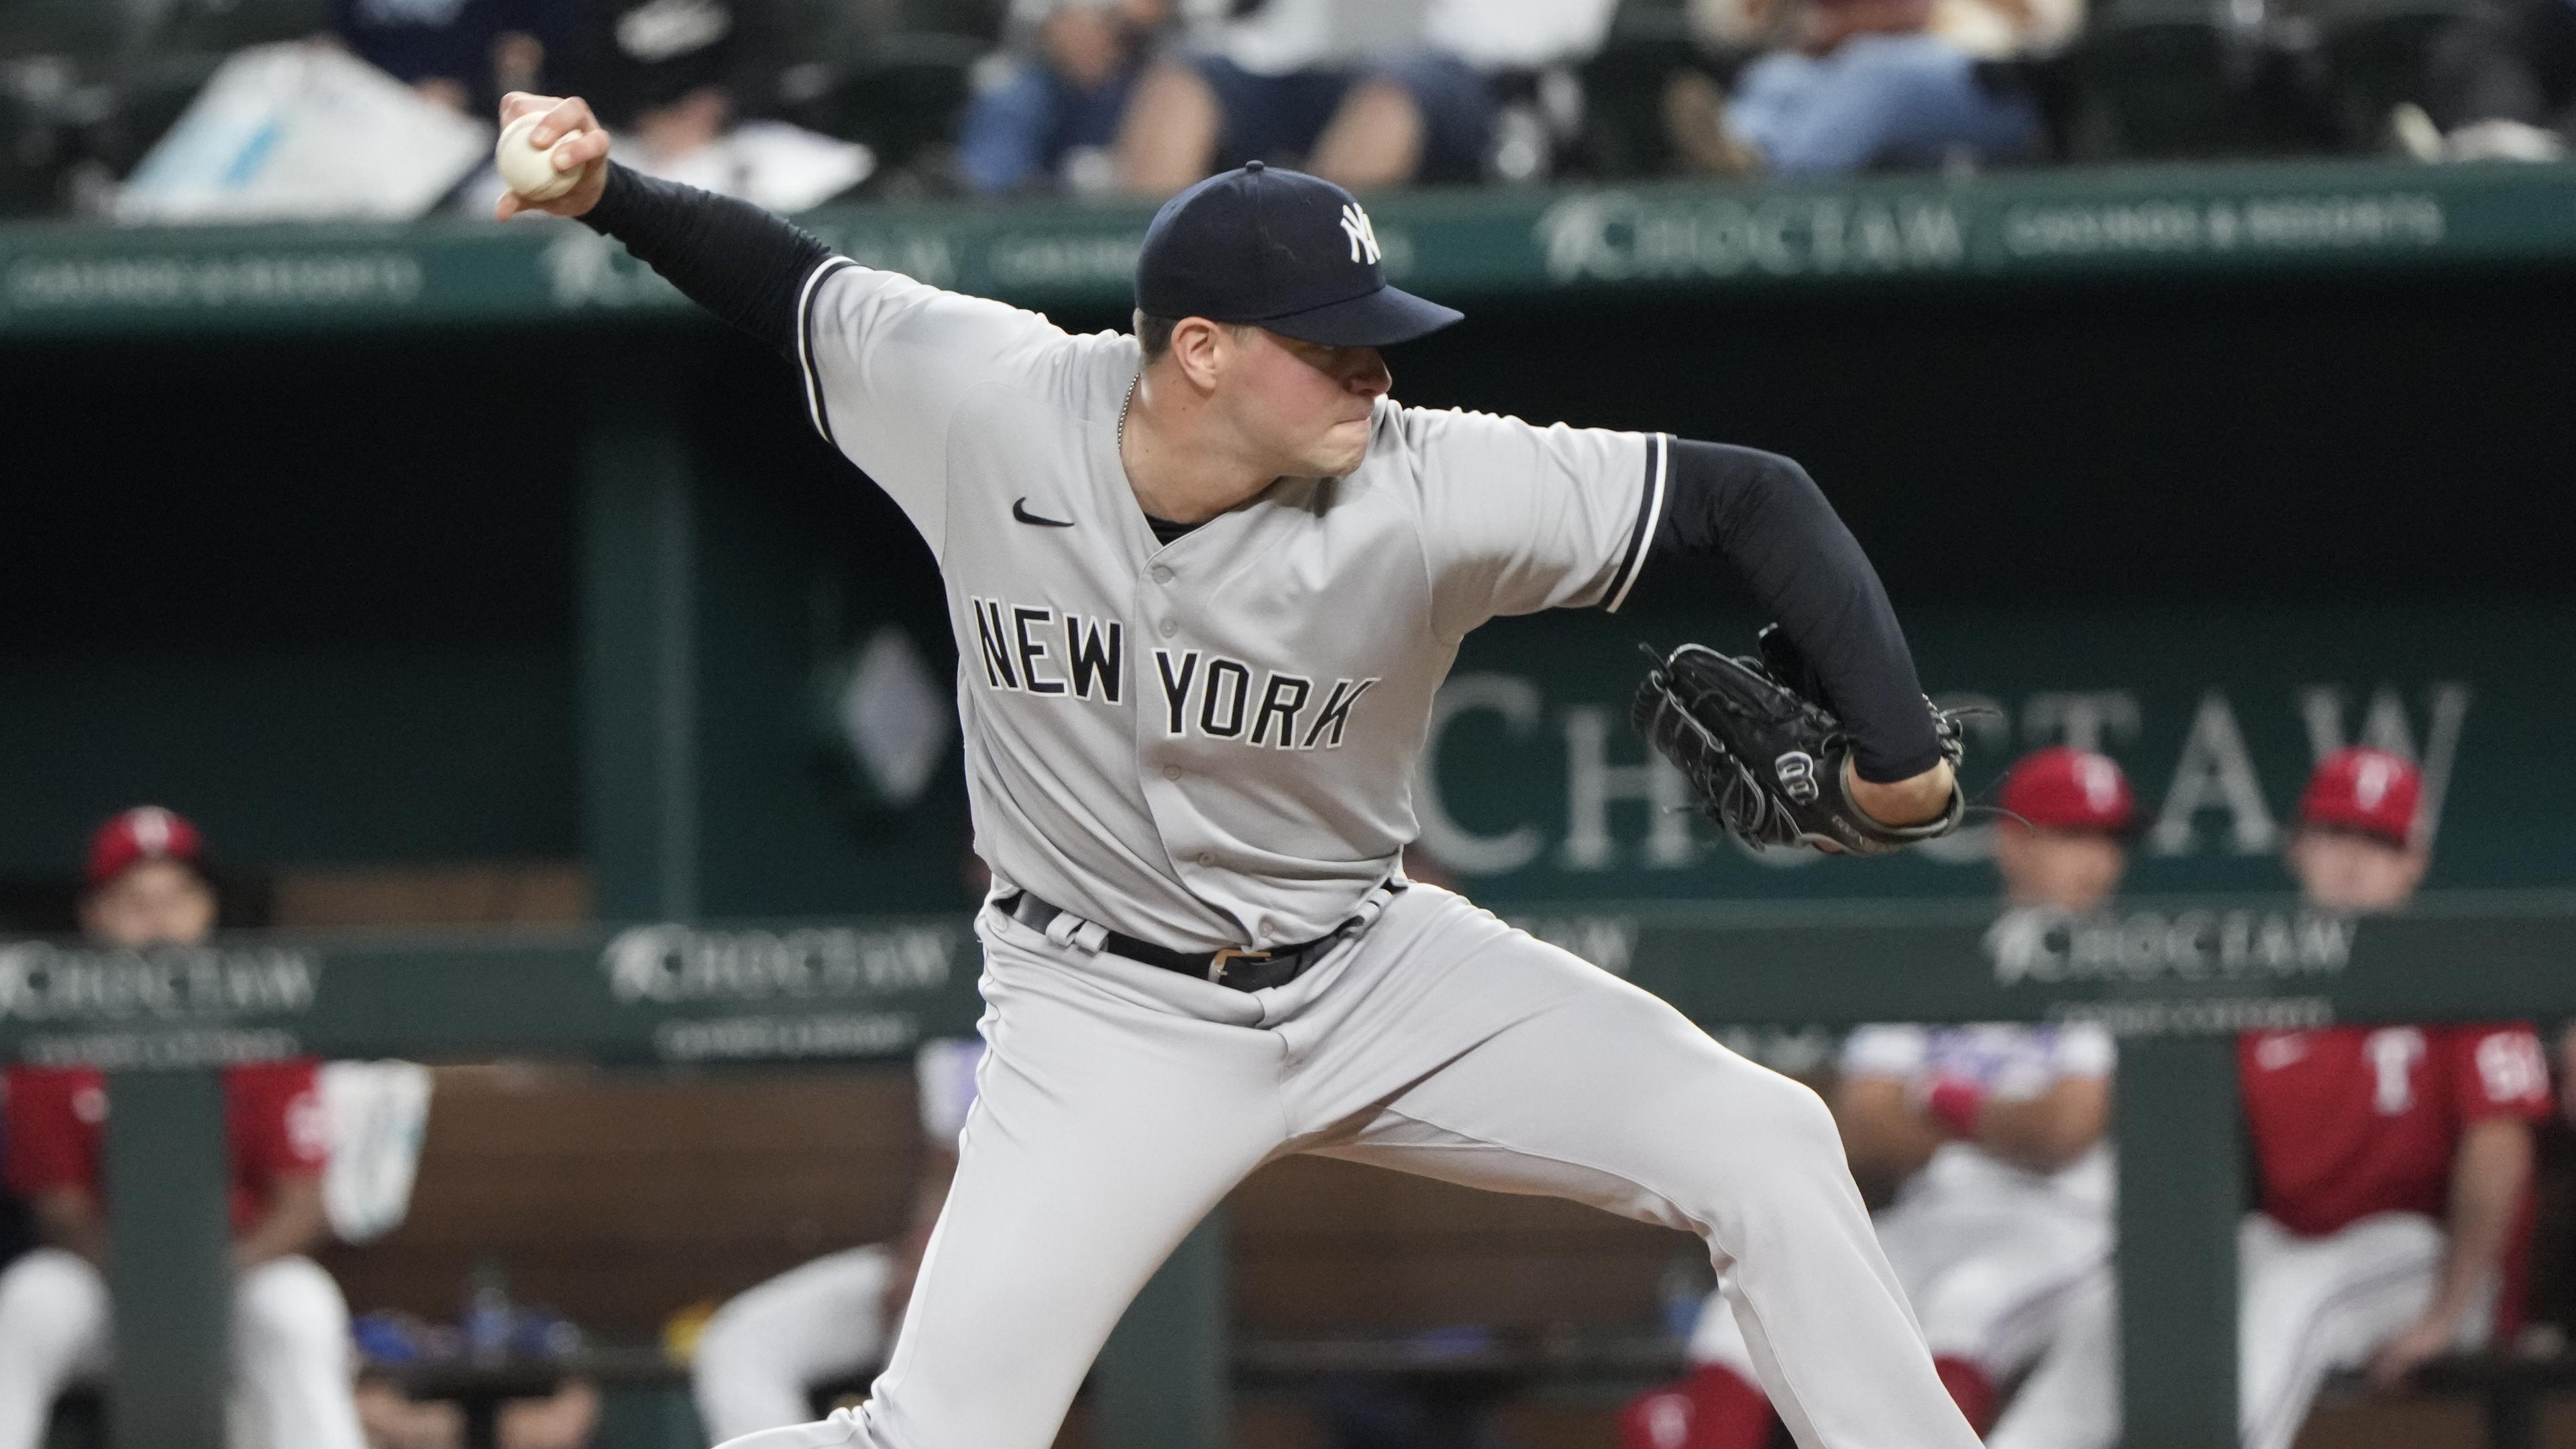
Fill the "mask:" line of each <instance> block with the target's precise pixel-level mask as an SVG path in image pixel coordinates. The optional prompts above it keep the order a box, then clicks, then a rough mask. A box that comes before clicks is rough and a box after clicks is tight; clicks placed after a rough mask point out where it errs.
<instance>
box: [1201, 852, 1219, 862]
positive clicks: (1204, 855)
mask: <svg viewBox="0 0 2576 1449" xmlns="http://www.w3.org/2000/svg"><path fill="white" fill-rule="evenodd" d="M1199 864H1201V865H1214V864H1216V857H1215V856H1213V855H1210V854H1208V853H1207V852H1206V851H1204V850H1202V851H1200V852H1199Z"/></svg>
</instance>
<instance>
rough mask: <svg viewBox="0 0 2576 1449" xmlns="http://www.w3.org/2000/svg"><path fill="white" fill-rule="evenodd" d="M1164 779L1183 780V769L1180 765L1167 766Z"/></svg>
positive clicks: (1164, 770)
mask: <svg viewBox="0 0 2576 1449" xmlns="http://www.w3.org/2000/svg"><path fill="white" fill-rule="evenodd" d="M1163 778H1164V779H1166V780H1177V779H1179V778H1181V767H1180V766H1178V765H1165V766H1164V767H1163Z"/></svg>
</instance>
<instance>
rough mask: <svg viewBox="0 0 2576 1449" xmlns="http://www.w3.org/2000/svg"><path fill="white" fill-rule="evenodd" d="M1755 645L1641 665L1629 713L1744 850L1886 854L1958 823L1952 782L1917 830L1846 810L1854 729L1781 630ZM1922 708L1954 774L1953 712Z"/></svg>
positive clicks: (1679, 653) (1766, 633)
mask: <svg viewBox="0 0 2576 1449" xmlns="http://www.w3.org/2000/svg"><path fill="white" fill-rule="evenodd" d="M1759 642H1760V646H1761V650H1762V657H1761V658H1759V659H1755V658H1750V657H1741V658H1739V657H1736V656H1733V655H1726V654H1720V653H1718V652H1717V651H1716V650H1714V649H1711V648H1709V647H1708V646H1707V645H1705V644H1684V645H1682V646H1681V647H1680V648H1678V649H1675V650H1674V651H1673V652H1672V653H1670V654H1668V655H1665V656H1664V657H1662V658H1660V659H1658V660H1656V662H1655V667H1654V668H1653V669H1651V670H1648V671H1647V673H1646V679H1645V682H1644V683H1643V684H1641V685H1639V686H1638V687H1637V698H1636V703H1635V704H1634V706H1633V707H1632V708H1631V710H1630V715H1629V717H1630V719H1631V720H1632V721H1633V722H1634V723H1635V725H1636V726H1637V731H1638V733H1640V734H1642V735H1644V736H1645V737H1646V738H1647V740H1648V741H1650V742H1651V743H1652V744H1653V745H1654V747H1655V748H1656V749H1658V750H1660V751H1662V752H1663V754H1664V757H1665V758H1666V759H1668V760H1671V761H1672V762H1673V763H1674V765H1676V766H1678V767H1679V768H1680V770H1681V772H1682V774H1683V776H1684V777H1686V778H1687V779H1688V780H1689V781H1690V782H1691V787H1692V788H1693V789H1694V790H1696V791H1698V792H1699V797H1700V800H1701V801H1702V802H1703V803H1704V804H1705V805H1706V806H1707V807H1708V813H1709V815H1710V817H1711V818H1712V819H1714V820H1716V821H1717V823H1718V824H1720V825H1723V826H1725V827H1726V828H1727V830H1729V831H1730V832H1732V833H1733V834H1734V835H1735V836H1736V837H1737V838H1739V839H1741V840H1744V841H1746V842H1748V843H1750V844H1753V845H1757V846H1788V845H1812V846H1815V847H1817V848H1819V849H1834V850H1843V851H1848V852H1850V853H1852V854H1854V855H1883V854H1886V853H1887V852H1889V851H1891V850H1896V849H1898V848H1900V847H1903V846H1907V845H1912V844H1914V843H1915V842H1917V841H1922V840H1935V839H1938V838H1940V837H1941V836H1944V835H1947V834H1949V833H1950V832H1951V831H1953V830H1956V829H1958V828H1959V820H1960V817H1961V814H1962V812H1963V811H1964V810H1965V809H1966V808H1967V805H1966V797H1965V796H1963V795H1962V794H1961V793H1960V792H1959V790H1958V788H1957V787H1956V786H1953V787H1952V788H1951V792H1950V804H1949V808H1948V809H1946V810H1944V811H1942V812H1941V814H1939V815H1938V816H1936V817H1934V818H1933V819H1931V820H1929V821H1926V822H1924V823H1922V824H1919V825H1887V824H1884V823H1882V822H1880V821H1877V820H1874V819H1872V818H1871V817H1870V815H1869V814H1868V812H1866V811H1864V810H1862V809H1860V808H1859V807H1858V806H1856V805H1854V804H1853V803H1852V801H1851V797H1850V793H1849V789H1848V780H1847V777H1846V775H1845V773H1844V767H1845V766H1846V765H1847V764H1848V763H1849V762H1850V759H1851V754H1852V740H1851V736H1850V735H1849V734H1848V733H1847V732H1846V731H1845V730H1844V729H1843V726H1842V722H1841V721H1840V720H1838V719H1836V718H1834V715H1833V712H1832V711H1830V710H1828V709H1826V708H1825V707H1824V706H1823V705H1822V704H1820V703H1818V702H1817V701H1816V699H1815V697H1814V694H1815V681H1814V678H1813V675H1812V674H1811V673H1810V672H1809V670H1808V669H1807V667H1806V662H1805V661H1804V660H1803V659H1802V658H1800V657H1799V655H1798V653H1797V650H1796V649H1795V648H1794V647H1793V646H1792V645H1790V643H1789V641H1788V639H1787V638H1786V637H1785V636H1783V635H1782V634H1781V633H1780V629H1779V626H1778V625H1776V624H1775V625H1773V626H1771V627H1770V628H1768V629H1765V630H1763V631H1762V634H1761V636H1760V641H1759ZM1648 652H1649V654H1650V655H1651V653H1652V651H1651V650H1650V651H1648ZM1923 707H1924V708H1925V709H1927V710H1930V711H1931V713H1932V728H1933V731H1934V733H1935V734H1937V735H1938V736H1939V737H1940V741H1941V753H1942V754H1943V755H1944V756H1945V757H1946V758H1948V760H1949V761H1950V764H1951V766H1952V767H1953V768H1954V769H1955V768H1956V767H1957V765H1958V764H1959V761H1960V758H1961V755H1962V753H1963V749H1964V746H1963V745H1962V743H1961V739H1960V733H1959V722H1958V717H1957V716H1956V715H1955V714H1953V713H1952V712H1951V711H1949V710H1945V709H1942V708H1941V707H1940V706H1938V705H1935V704H1933V703H1932V702H1931V701H1930V700H1928V699H1927V700H1925V701H1924V702H1923Z"/></svg>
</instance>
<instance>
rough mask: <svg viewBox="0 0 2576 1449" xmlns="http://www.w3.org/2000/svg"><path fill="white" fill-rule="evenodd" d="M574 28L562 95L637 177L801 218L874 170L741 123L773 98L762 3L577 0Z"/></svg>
mask: <svg viewBox="0 0 2576 1449" xmlns="http://www.w3.org/2000/svg"><path fill="white" fill-rule="evenodd" d="M575 31H576V33H575V39H574V48H575V53H576V56H577V61H576V63H575V67H574V75H575V83H574V84H573V85H571V86H568V87H567V89H568V90H570V91H572V92H574V93H576V94H579V95H581V96H582V97H584V98H585V99H587V100H588V101H589V102H590V103H591V106H592V108H593V109H595V110H596V111H598V113H599V116H600V119H601V120H603V121H604V122H606V123H607V125H608V127H609V129H610V130H611V131H612V132H614V133H615V134H616V150H615V152H614V154H615V156H616V158H617V159H618V160H619V161H622V162H624V163H625V164H627V165H629V166H632V167H634V168H635V169H636V170H638V171H642V172H644V173H646V174H648V175H652V176H660V177H665V178H668V179H670V180H673V181H684V182H687V183H688V184H690V185H692V186H702V187H705V188H706V189H707V190H709V191H716V192H721V193H723V194H724V195H727V196H738V197H741V198H743V199H744V200H746V201H749V202H752V203H754V204H755V205H758V206H763V207H766V208H768V209H770V210H772V211H802V210H804V209H805V208H807V207H810V206H814V205H817V204H819V203H821V202H824V201H828V200H830V199H831V198H832V197H834V196H836V195H838V194H840V193H841V192H843V191H846V190H848V189H849V188H851V187H852V186H855V185H857V184H858V183H859V182H860V181H862V180H864V179H866V177H867V175H868V173H869V172H870V171H872V170H873V169H874V167H875V161H874V158H873V157H872V156H871V155H870V154H869V152H868V149H867V148H866V147H864V146H857V145H853V144H851V143H849V142H846V141H837V140H834V139H832V138H831V137H829V136H824V135H819V134H817V133H815V132H812V131H807V130H804V129H802V128H800V127H796V126H791V125H788V124H786V123H785V122H783V121H774V120H759V119H749V120H747V119H745V117H757V116H759V115H761V114H762V113H763V112H765V111H767V110H768V109H769V107H770V106H771V104H772V103H773V101H774V99H775V97H774V96H773V95H772V94H771V90H772V83H773V77H774V76H775V75H776V73H777V69H778V65H779V62H780V60H781V58H782V57H781V53H780V52H781V50H782V44H781V41H780V37H779V32H778V27H777V23H776V16H775V15H774V14H773V12H772V10H771V8H770V6H769V5H768V4H767V3H766V0H580V9H579V11H578V15H577V19H576V22H575ZM496 194H497V193H496ZM485 199H486V200H488V199H489V198H485ZM487 209H488V208H487Z"/></svg>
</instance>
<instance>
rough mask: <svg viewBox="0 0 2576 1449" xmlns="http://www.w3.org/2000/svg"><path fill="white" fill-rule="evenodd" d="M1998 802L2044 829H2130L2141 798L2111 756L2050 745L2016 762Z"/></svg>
mask: <svg viewBox="0 0 2576 1449" xmlns="http://www.w3.org/2000/svg"><path fill="white" fill-rule="evenodd" d="M1995 803H1996V804H1998V805H2000V806H2002V807H2003V808H2004V809H2005V810H2008V811H2010V812H2011V813H2013V814H2015V815H2018V816H2020V817H2021V818H2022V819H2024V820H2027V821H2029V822H2030V823H2031V824H2033V825H2036V826H2038V827H2039V828H2041V829H2043V830H2098V831H2102V832H2104V833H2106V834H2117V833H2118V832H2120V831H2123V830H2126V829H2128V828H2129V822H2130V820H2131V819H2132V818H2133V817H2135V816H2136V814H2137V811H2138V797H2137V796H2136V795H2134V794H2132V793H2130V790H2129V777H2128V776H2126V775H2124V774H2122V773H2120V767H2119V766H2118V765H2116V764H2113V763H2112V762H2111V757H2110V756H2109V755H2101V754H2095V753H2094V752H2093V751H2091V750H2079V749H2076V748H2075V747H2074V746H2072V745H2051V746H2049V747H2048V748H2047V749H2044V750H2035V751H2033V752H2032V753H2030V754H2027V755H2024V756H2022V757H2021V759H2019V760H2018V761H2016V762H2014V764H2013V767H2012V769H2011V770H2010V771H2008V772H2006V773H2005V775H2004V786H2003V791H2002V793H2001V795H2000V797H1999V798H1998V799H1997V800H1996V802H1995Z"/></svg>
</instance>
